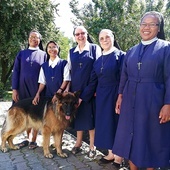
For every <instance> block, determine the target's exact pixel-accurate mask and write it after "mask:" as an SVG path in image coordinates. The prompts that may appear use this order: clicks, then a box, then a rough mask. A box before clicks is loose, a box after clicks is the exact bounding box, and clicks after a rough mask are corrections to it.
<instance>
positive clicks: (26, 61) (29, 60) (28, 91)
mask: <svg viewBox="0 0 170 170" xmlns="http://www.w3.org/2000/svg"><path fill="white" fill-rule="evenodd" d="M46 59H47V56H46V53H45V52H44V51H42V50H30V49H26V50H22V51H20V52H19V53H18V54H17V56H16V59H15V63H14V68H13V73H12V89H17V90H18V91H19V98H20V99H25V98H28V97H34V96H35V94H36V92H37V90H38V77H39V72H40V68H41V65H42V64H43V63H44V62H45V61H46Z"/></svg>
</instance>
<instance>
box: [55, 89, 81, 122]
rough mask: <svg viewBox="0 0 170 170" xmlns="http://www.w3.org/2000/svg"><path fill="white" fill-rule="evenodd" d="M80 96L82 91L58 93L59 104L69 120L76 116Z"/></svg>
mask: <svg viewBox="0 0 170 170" xmlns="http://www.w3.org/2000/svg"><path fill="white" fill-rule="evenodd" d="M79 95H80V91H76V92H74V93H71V92H64V93H56V97H57V104H58V105H59V106H60V107H59V108H60V111H61V112H62V113H63V114H64V115H65V118H66V119H67V120H71V119H72V118H73V117H74V116H75V113H76V111H77V108H78V104H79Z"/></svg>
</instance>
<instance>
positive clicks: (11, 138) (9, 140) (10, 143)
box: [7, 135, 19, 150]
mask: <svg viewBox="0 0 170 170" xmlns="http://www.w3.org/2000/svg"><path fill="white" fill-rule="evenodd" d="M15 136H16V135H11V136H10V137H9V138H8V139H7V141H8V144H9V147H10V148H11V149H14V150H16V149H19V146H17V145H14V144H13V139H14V137H15Z"/></svg>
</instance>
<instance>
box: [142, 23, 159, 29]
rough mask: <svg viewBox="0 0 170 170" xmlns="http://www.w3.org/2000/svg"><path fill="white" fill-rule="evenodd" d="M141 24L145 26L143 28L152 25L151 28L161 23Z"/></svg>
mask: <svg viewBox="0 0 170 170" xmlns="http://www.w3.org/2000/svg"><path fill="white" fill-rule="evenodd" d="M140 26H141V27H143V28H144V27H147V26H148V27H150V28H154V27H157V26H159V24H156V23H141V24H140Z"/></svg>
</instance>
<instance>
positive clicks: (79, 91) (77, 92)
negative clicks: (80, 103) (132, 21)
mask: <svg viewBox="0 0 170 170" xmlns="http://www.w3.org/2000/svg"><path fill="white" fill-rule="evenodd" d="M80 93H81V90H78V91H75V92H74V95H75V97H77V98H79V96H80Z"/></svg>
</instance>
